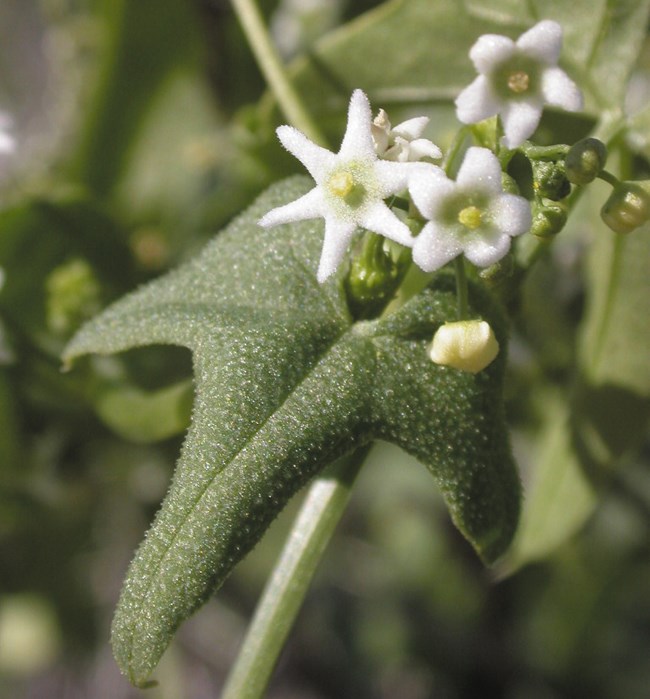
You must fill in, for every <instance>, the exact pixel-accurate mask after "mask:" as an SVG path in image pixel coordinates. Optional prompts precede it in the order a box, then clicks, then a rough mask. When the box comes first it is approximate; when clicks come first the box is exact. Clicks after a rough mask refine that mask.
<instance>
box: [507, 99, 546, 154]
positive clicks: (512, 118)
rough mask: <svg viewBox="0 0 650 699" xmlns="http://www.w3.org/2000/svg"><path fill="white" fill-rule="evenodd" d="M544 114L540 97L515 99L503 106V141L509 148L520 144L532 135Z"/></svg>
mask: <svg viewBox="0 0 650 699" xmlns="http://www.w3.org/2000/svg"><path fill="white" fill-rule="evenodd" d="M541 116H542V105H541V103H540V101H539V100H538V99H530V100H515V101H511V102H507V103H506V104H505V105H504V106H503V112H502V114H501V118H502V119H503V130H504V132H505V136H504V137H503V142H504V143H505V144H506V146H507V147H508V148H516V147H517V146H520V145H521V144H522V143H523V142H524V141H525V140H526V139H527V138H528V137H529V136H531V135H532V134H533V133H534V131H535V129H536V128H537V125H538V124H539V120H540V118H541Z"/></svg>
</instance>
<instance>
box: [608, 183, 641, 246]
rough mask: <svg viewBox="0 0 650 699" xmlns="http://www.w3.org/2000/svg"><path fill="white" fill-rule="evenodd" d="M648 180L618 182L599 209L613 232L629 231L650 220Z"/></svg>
mask: <svg viewBox="0 0 650 699" xmlns="http://www.w3.org/2000/svg"><path fill="white" fill-rule="evenodd" d="M649 189H650V181H647V180H645V181H643V182H620V183H619V184H618V185H617V186H616V187H614V191H613V192H612V193H611V194H610V196H609V199H608V200H607V201H606V202H605V204H604V206H603V208H602V209H601V210H600V216H601V218H602V219H603V221H604V222H605V223H606V224H607V225H608V226H609V227H610V228H611V229H612V230H613V231H614V232H615V233H630V232H631V231H633V230H634V229H635V228H638V227H639V226H642V225H643V224H644V223H646V222H647V221H649V220H650V192H649Z"/></svg>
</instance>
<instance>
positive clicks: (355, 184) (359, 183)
mask: <svg viewBox="0 0 650 699" xmlns="http://www.w3.org/2000/svg"><path fill="white" fill-rule="evenodd" d="M367 180H368V173H367V172H365V171H364V169H363V168H362V167H360V166H359V164H358V163H348V164H347V165H346V167H345V168H344V169H341V170H336V171H335V172H333V173H332V174H331V175H330V176H329V178H328V179H327V185H326V187H327V190H328V192H329V194H330V195H331V196H332V197H333V198H334V199H335V200H337V201H339V202H342V203H344V204H346V205H347V206H349V207H351V208H353V209H357V208H359V207H360V206H362V204H363V203H364V201H365V200H366V198H367V195H368V183H367Z"/></svg>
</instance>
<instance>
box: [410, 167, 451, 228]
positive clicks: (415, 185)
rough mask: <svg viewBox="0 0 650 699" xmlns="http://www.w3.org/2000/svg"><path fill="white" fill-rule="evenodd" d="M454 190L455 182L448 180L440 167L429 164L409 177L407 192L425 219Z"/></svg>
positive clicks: (430, 215) (428, 217) (433, 214)
mask: <svg viewBox="0 0 650 699" xmlns="http://www.w3.org/2000/svg"><path fill="white" fill-rule="evenodd" d="M455 190H456V183H455V182H453V181H452V180H450V179H449V178H448V177H447V176H446V175H445V174H444V172H443V171H442V170H441V168H439V167H436V166H435V165H431V166H430V167H429V168H427V169H426V170H424V169H421V171H420V172H417V173H416V174H415V175H414V176H413V177H412V178H411V179H409V194H410V195H411V199H412V201H413V203H414V204H415V206H417V208H418V211H419V212H420V213H421V214H422V216H424V218H426V219H432V218H433V217H434V216H435V214H436V211H437V210H438V207H439V206H440V203H441V202H442V201H444V200H445V199H447V197H449V196H451V195H452V194H453V193H454V192H455Z"/></svg>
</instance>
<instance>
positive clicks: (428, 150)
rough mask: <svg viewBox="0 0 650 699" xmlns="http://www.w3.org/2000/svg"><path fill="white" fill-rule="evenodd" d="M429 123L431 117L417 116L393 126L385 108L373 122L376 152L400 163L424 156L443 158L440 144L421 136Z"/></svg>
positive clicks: (420, 158) (413, 160)
mask: <svg viewBox="0 0 650 699" xmlns="http://www.w3.org/2000/svg"><path fill="white" fill-rule="evenodd" d="M428 123H429V117H425V116H422V117H415V118H414V119H408V120H407V121H403V122H402V123H401V124H398V125H397V126H395V127H393V126H391V123H390V121H389V119H388V114H386V112H385V111H384V110H383V109H380V110H379V114H377V116H376V117H375V119H374V121H373V122H372V139H373V141H374V143H375V152H376V153H377V155H378V156H379V157H380V158H383V159H384V160H394V161H396V162H400V163H407V162H415V161H417V160H422V158H441V157H442V152H441V150H440V148H438V146H437V145H436V144H435V143H433V142H432V141H429V139H427V138H421V136H422V132H423V131H424V129H425V127H426V125H427V124H428Z"/></svg>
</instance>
